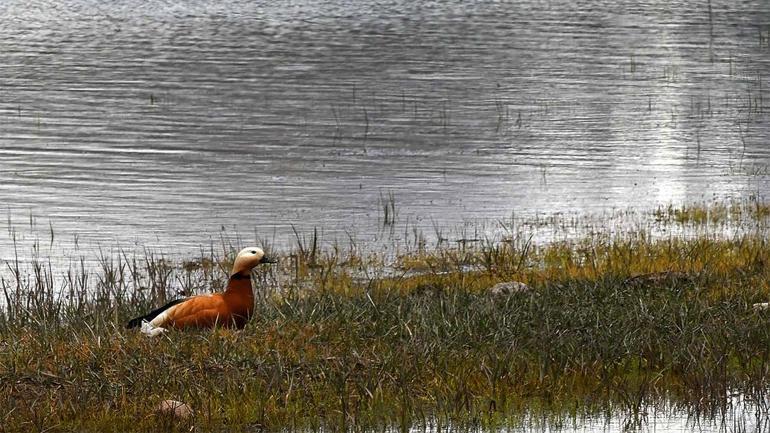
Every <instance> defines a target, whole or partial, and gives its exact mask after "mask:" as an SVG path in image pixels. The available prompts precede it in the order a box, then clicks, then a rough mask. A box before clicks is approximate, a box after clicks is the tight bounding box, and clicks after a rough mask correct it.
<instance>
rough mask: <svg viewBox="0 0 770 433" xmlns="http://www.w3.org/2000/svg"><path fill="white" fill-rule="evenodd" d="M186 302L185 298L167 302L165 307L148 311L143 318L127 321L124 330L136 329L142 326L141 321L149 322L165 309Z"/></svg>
mask: <svg viewBox="0 0 770 433" xmlns="http://www.w3.org/2000/svg"><path fill="white" fill-rule="evenodd" d="M186 300H187V298H182V299H175V300H173V301H171V302H169V303H168V304H166V305H164V306H162V307H160V308H157V309H155V310H152V311H150V312H149V313H147V314H145V315H144V316H139V317H135V318H133V319H131V320H129V321H128V324H127V325H126V328H129V329H130V328H138V327H139V326H141V325H142V321H143V320H146V321H148V322H150V321H152V319H154V318H155V317H156V316H157V315H158V314H160V313H162V312H164V311H166V310H167V309H169V308H171V307H172V306H174V305H176V304H179V303H180V302H184V301H186Z"/></svg>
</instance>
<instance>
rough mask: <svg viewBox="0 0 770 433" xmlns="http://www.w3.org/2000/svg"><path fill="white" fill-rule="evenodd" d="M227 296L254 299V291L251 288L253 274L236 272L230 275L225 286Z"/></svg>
mask: <svg viewBox="0 0 770 433" xmlns="http://www.w3.org/2000/svg"><path fill="white" fill-rule="evenodd" d="M224 294H225V296H232V297H237V298H241V299H253V298H254V292H253V291H252V290H251V274H250V273H249V274H246V275H244V274H242V273H240V272H236V273H234V274H233V275H231V276H230V280H229V281H228V282H227V287H226V288H225V293H224Z"/></svg>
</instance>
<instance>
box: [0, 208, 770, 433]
mask: <svg viewBox="0 0 770 433" xmlns="http://www.w3.org/2000/svg"><path fill="white" fill-rule="evenodd" d="M751 206H754V205H748V206H746V209H743V211H742V212H745V215H750V216H749V217H747V218H735V220H736V221H739V223H738V224H742V225H744V228H745V230H739V231H736V232H735V233H740V234H737V235H732V236H729V237H724V236H716V235H714V234H712V233H708V232H701V233H703V234H701V235H698V236H687V237H677V236H670V237H667V238H662V239H656V238H652V237H651V236H649V233H646V232H638V233H623V234H622V236H620V235H619V236H609V235H606V234H602V233H600V232H599V233H597V234H594V235H587V236H585V237H583V238H580V239H577V240H573V241H563V242H556V243H549V244H541V245H534V244H533V243H532V242H530V240H529V239H528V238H526V237H522V236H513V237H506V238H505V239H504V240H499V241H492V240H489V241H485V242H476V243H471V244H466V243H458V244H457V247H456V248H455V247H447V246H446V244H440V245H439V246H437V247H435V248H433V249H430V248H426V247H424V246H421V247H420V248H417V249H415V250H413V251H406V252H402V253H401V254H399V255H398V256H397V257H384V256H377V255H375V254H362V253H360V251H361V249H360V248H355V247H350V248H348V249H346V250H342V249H340V248H333V247H328V248H323V247H321V246H319V245H320V242H318V240H317V233H316V234H313V235H312V237H310V238H304V237H302V235H300V234H297V244H298V245H297V248H295V249H294V250H293V251H290V252H287V253H286V254H285V256H284V258H283V261H282V264H281V265H280V266H279V267H276V268H270V269H261V270H260V271H258V273H257V274H256V275H255V277H256V278H255V280H256V285H257V287H258V292H259V294H260V296H259V301H258V303H257V307H256V313H255V317H254V318H253V319H252V321H251V322H250V324H249V325H248V326H247V328H246V329H245V330H243V331H241V332H236V331H228V330H214V331H199V332H170V333H168V334H166V335H164V336H162V337H159V338H155V339H148V338H145V337H144V336H142V335H139V334H138V333H137V332H134V331H133V330H131V331H129V330H126V329H124V323H125V321H126V320H127V319H129V318H130V317H132V316H134V315H136V314H138V313H140V312H142V311H145V310H147V309H148V308H150V307H152V306H156V305H158V304H160V303H161V302H163V301H164V300H166V299H168V298H171V297H174V296H176V294H175V293H173V292H174V291H175V290H182V291H183V292H185V293H197V292H201V291H208V290H217V289H220V288H221V287H222V285H223V283H224V281H225V278H226V270H227V269H229V259H231V257H232V256H231V255H229V256H228V255H222V256H221V257H218V256H217V255H215V254H209V255H208V256H205V257H200V258H196V259H191V260H186V261H182V262H179V263H176V262H170V261H168V260H165V259H162V258H160V257H158V256H156V255H153V254H150V253H145V254H144V255H139V256H133V255H129V254H126V253H121V254H116V255H115V256H113V257H101V258H100V259H99V260H98V263H99V264H100V265H99V266H98V268H96V269H90V268H88V267H87V266H85V265H79V266H74V265H73V266H71V267H70V268H69V269H66V270H64V271H58V270H54V269H52V267H50V266H49V265H48V264H47V263H46V262H45V261H40V260H37V261H35V260H33V261H32V262H31V263H30V264H28V265H24V264H21V263H18V262H17V263H9V264H8V268H7V270H6V271H5V273H4V274H2V275H3V276H2V280H0V286H1V287H2V290H1V292H2V296H3V299H4V301H3V302H4V308H3V309H2V310H0V431H43V430H51V431H66V430H78V431H83V430H91V431H103V430H108V431H155V430H171V431H174V430H178V431H182V430H184V431H189V430H190V428H194V429H197V430H199V431H209V430H217V431H220V430H223V429H232V430H236V431H240V430H243V429H246V430H254V431H257V430H262V429H268V430H277V429H290V430H295V429H296V430H299V429H302V430H305V429H312V430H318V429H331V430H370V429H371V430H381V429H385V428H409V427H418V428H419V427H423V426H433V427H440V428H448V427H450V426H451V427H452V428H471V429H476V428H501V427H512V426H520V425H522V424H527V423H531V422H533V421H532V420H533V419H537V420H540V421H539V422H543V423H554V424H555V425H558V424H559V423H561V422H564V421H565V420H572V419H582V418H583V417H586V416H599V417H602V416H605V415H606V414H608V413H614V414H617V415H621V416H625V417H628V418H629V419H630V420H638V419H641V418H643V416H644V413H645V412H646V411H647V409H648V408H649V407H650V406H655V407H662V406H665V407H676V408H681V409H682V410H685V411H687V412H690V413H696V414H712V415H713V414H714V413H719V412H720V411H724V410H726V409H725V407H726V401H727V395H728V394H730V393H743V394H745V395H747V396H750V397H751V398H754V399H756V400H757V401H765V400H766V390H767V387H768V377H770V362H768V360H770V353H769V352H770V326H768V321H770V312H761V311H755V310H754V309H753V308H752V304H753V303H755V302H763V301H767V300H770V290H769V289H768V283H767V282H768V280H769V277H770V271H768V267H767V264H768V260H770V246H768V243H767V240H766V233H765V230H764V229H761V227H762V224H763V221H764V219H765V218H766V216H767V212H766V211H764V210H762V211H751V209H752V207H751ZM725 209H730V207H729V206H725ZM754 209H766V207H764V206H763V205H756V206H754ZM684 213H685V210H684V209H680V210H675V209H673V208H672V211H671V212H668V213H667V214H670V215H683V214H684ZM686 213H687V214H690V215H702V214H703V213H705V211H703V210H699V211H696V210H694V209H692V208H688V209H687V210H686ZM708 213H709V215H713V212H711V211H709V212H708ZM733 214H734V213H733V211H730V212H728V211H725V213H724V216H723V218H728V215H733ZM741 215H743V214H741ZM653 218H657V216H656V215H653ZM677 220H678V218H677ZM700 221H701V219H700V217H699V216H698V217H694V218H692V219H687V224H692V223H698V222H700ZM474 245H475V246H474ZM386 263H387V264H388V265H389V266H387V268H388V271H387V272H386V271H385V268H386ZM514 279H515V280H518V281H523V282H525V283H527V284H529V285H530V286H531V287H532V288H533V289H534V290H533V292H532V293H519V294H514V295H511V296H491V295H489V294H488V293H487V289H488V288H489V287H490V286H492V285H493V284H494V283H497V282H500V281H507V280H514ZM172 282H175V283H174V284H172ZM172 285H173V286H174V287H177V289H172ZM167 398H172V399H177V400H181V401H184V402H186V403H188V404H189V405H190V406H192V408H193V410H194V411H195V416H194V417H193V418H192V419H191V420H188V421H183V422H173V421H170V420H168V419H164V418H162V417H159V416H157V415H156V414H155V408H156V406H157V405H158V403H159V402H160V401H161V400H163V399H167Z"/></svg>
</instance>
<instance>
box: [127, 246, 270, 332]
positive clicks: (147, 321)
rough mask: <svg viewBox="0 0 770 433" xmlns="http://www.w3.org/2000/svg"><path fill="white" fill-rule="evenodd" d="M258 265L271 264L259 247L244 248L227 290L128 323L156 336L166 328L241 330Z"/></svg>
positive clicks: (248, 312) (177, 303)
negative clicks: (227, 328) (222, 327)
mask: <svg viewBox="0 0 770 433" xmlns="http://www.w3.org/2000/svg"><path fill="white" fill-rule="evenodd" d="M260 263H274V261H273V260H271V259H268V258H267V257H265V255H264V252H262V250H261V249H259V248H246V249H244V250H242V251H241V252H240V253H239V254H238V256H237V257H236V259H235V263H234V264H233V271H232V274H231V276H230V280H229V281H228V282H227V287H226V288H225V291H224V292H222V293H214V294H211V295H199V296H192V297H189V298H184V299H178V300H176V301H173V302H170V303H168V304H166V305H164V306H163V307H161V308H158V309H157V310H154V311H152V312H150V313H149V314H147V315H144V316H141V317H137V318H135V319H132V320H131V321H130V322H128V327H129V328H133V327H138V326H140V325H141V327H142V332H144V333H146V334H148V335H157V334H158V333H161V332H164V331H165V330H166V329H168V328H176V329H183V328H213V327H215V326H224V327H235V328H238V329H241V328H243V327H244V326H246V323H248V321H249V319H250V318H251V314H252V312H253V311H254V292H253V291H252V289H251V277H250V274H251V269H252V268H253V267H254V266H256V265H258V264H260Z"/></svg>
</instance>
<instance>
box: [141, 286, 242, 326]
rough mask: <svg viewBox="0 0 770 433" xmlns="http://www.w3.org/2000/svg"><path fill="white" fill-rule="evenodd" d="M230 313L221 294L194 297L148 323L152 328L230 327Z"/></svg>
mask: <svg viewBox="0 0 770 433" xmlns="http://www.w3.org/2000/svg"><path fill="white" fill-rule="evenodd" d="M231 315H232V312H231V311H230V308H229V307H228V305H227V303H226V302H225V300H224V298H223V297H222V295H221V294H219V293H215V294H213V295H201V296H194V297H192V298H189V299H187V301H185V302H183V303H181V304H179V305H175V306H173V307H171V308H169V309H168V310H166V311H164V312H163V313H161V314H159V315H158V316H157V317H156V318H155V319H153V320H152V322H150V323H151V324H152V325H154V326H170V327H174V328H178V329H181V328H187V327H193V328H212V327H214V326H217V325H224V326H228V325H230V323H229V322H230V320H231Z"/></svg>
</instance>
